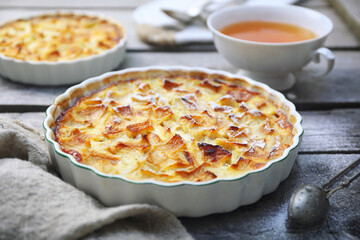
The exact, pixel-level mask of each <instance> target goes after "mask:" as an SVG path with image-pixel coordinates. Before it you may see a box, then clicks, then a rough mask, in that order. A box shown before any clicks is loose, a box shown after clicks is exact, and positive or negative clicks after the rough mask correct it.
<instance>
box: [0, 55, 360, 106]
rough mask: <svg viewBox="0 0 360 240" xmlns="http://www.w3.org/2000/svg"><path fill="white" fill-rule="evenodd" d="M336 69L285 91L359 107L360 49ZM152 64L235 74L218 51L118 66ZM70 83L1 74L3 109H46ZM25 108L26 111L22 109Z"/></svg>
mask: <svg viewBox="0 0 360 240" xmlns="http://www.w3.org/2000/svg"><path fill="white" fill-rule="evenodd" d="M335 56H336V63H335V67H334V69H333V71H332V72H331V73H330V74H329V75H327V76H325V77H323V78H321V79H315V78H313V77H305V76H302V77H300V79H298V81H297V83H296V85H295V86H294V87H293V88H292V89H291V90H289V91H288V92H286V93H285V96H287V97H288V98H289V99H290V100H291V101H293V102H294V103H295V104H296V105H297V107H298V108H299V109H301V110H304V109H305V110H309V109H310V110H311V109H329V108H334V107H359V106H360V94H359V92H360V84H359V80H360V79H359V78H360V68H359V66H360V51H359V52H355V51H335ZM151 65H164V66H172V65H184V66H197V67H207V68H212V69H221V70H226V71H229V72H232V73H236V71H237V69H236V68H234V67H233V66H231V65H230V64H229V63H228V62H227V61H226V60H225V59H224V58H222V57H221V56H220V55H219V54H218V53H216V52H196V53H194V52H152V53H148V52H129V53H128V54H127V57H126V60H125V62H124V63H123V65H121V66H120V67H118V69H122V68H129V67H143V66H151ZM68 87H69V86H63V87H38V86H30V85H23V84H19V83H15V82H12V81H10V80H8V79H4V78H1V77H0V112H4V111H6V112H8V111H12V112H14V111H43V110H45V108H46V107H47V106H49V105H50V104H52V102H53V100H54V98H55V97H56V96H58V95H59V94H61V93H63V92H64V91H65V90H66V89H67V88H68ZM21 109H23V110H21Z"/></svg>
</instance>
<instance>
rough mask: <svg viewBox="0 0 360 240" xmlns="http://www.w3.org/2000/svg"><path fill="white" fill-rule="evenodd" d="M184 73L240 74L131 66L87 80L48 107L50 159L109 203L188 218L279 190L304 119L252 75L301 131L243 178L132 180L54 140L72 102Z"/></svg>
mask: <svg viewBox="0 0 360 240" xmlns="http://www.w3.org/2000/svg"><path fill="white" fill-rule="evenodd" d="M179 71H180V72H183V73H185V74H186V73H188V72H192V71H196V72H202V73H204V74H209V75H208V76H210V75H212V76H214V74H215V75H216V76H219V77H220V78H221V77H225V78H226V77H230V78H236V79H238V78H239V77H238V76H235V75H233V74H230V73H227V72H224V71H215V70H209V69H205V68H189V67H147V68H132V69H126V70H122V71H118V72H110V73H106V74H103V75H101V76H98V77H94V78H91V79H88V80H86V81H84V82H82V83H81V84H78V85H76V86H73V87H71V88H69V89H68V90H67V91H66V92H65V93H63V94H61V95H60V96H58V97H57V98H56V99H55V101H54V104H53V105H51V106H50V107H49V108H48V109H47V111H46V119H45V120H44V124H43V126H44V129H45V137H46V139H47V142H48V146H49V151H50V155H51V159H52V161H53V164H54V165H55V167H56V168H57V170H58V171H59V172H60V174H61V176H62V178H63V179H64V180H65V181H66V182H68V183H70V184H72V185H74V186H75V187H77V188H79V189H81V190H83V191H85V192H87V193H89V194H90V195H92V196H94V197H96V198H97V199H99V200H100V201H101V202H102V203H104V204H105V205H108V206H114V205H119V204H130V203H150V204H156V205H159V206H161V207H164V208H166V209H168V210H170V211H171V212H173V213H174V214H176V215H177V216H189V217H200V216H205V215H208V214H212V213H222V212H229V211H232V210H234V209H236V208H238V207H239V206H242V205H247V204H251V203H254V202H255V201H257V200H259V199H260V198H261V197H262V196H263V195H264V194H268V193H270V192H272V191H274V190H275V189H276V188H277V187H278V185H279V183H280V182H281V181H282V180H284V179H285V178H286V177H287V176H288V175H289V173H290V171H291V168H292V166H293V164H294V162H295V159H296V157H297V154H298V148H299V144H300V141H301V137H302V134H303V129H302V126H301V121H302V119H301V116H300V115H299V114H298V113H297V112H296V110H295V106H294V105H293V104H292V103H291V102H289V101H288V100H286V99H285V97H284V96H283V95H282V94H281V93H279V92H277V91H275V90H272V89H271V88H269V87H268V86H266V85H264V84H262V83H258V82H255V81H253V80H251V79H248V78H243V77H242V78H241V79H243V80H241V81H243V82H244V81H245V83H246V84H247V83H248V84H249V85H248V86H249V88H250V89H251V90H254V91H261V92H263V94H265V95H266V96H267V97H269V98H272V99H274V100H275V101H276V102H277V103H279V104H280V105H281V106H282V108H283V109H285V110H286V111H287V112H288V114H290V115H291V116H292V118H293V119H294V128H295V131H296V134H295V136H294V139H293V144H292V145H291V146H290V147H289V148H288V149H286V150H285V151H284V153H283V155H282V156H281V157H280V158H278V159H275V160H271V161H269V162H268V163H267V164H266V165H265V166H264V167H262V168H260V169H257V170H254V171H251V172H248V173H247V174H245V175H241V176H239V177H235V178H229V179H215V180H211V181H208V182H177V183H167V182H160V181H133V180H129V179H126V178H124V177H121V176H114V175H107V174H104V173H101V172H99V171H97V170H96V169H94V168H92V167H89V166H86V165H83V164H81V163H79V162H77V161H76V160H75V159H74V157H73V156H72V155H69V154H67V153H65V152H63V151H62V150H61V149H60V145H59V144H58V143H57V142H56V141H55V140H54V139H55V135H54V129H55V124H56V123H55V121H56V119H57V118H58V117H59V116H60V115H61V113H63V112H64V111H66V110H67V109H68V108H69V107H71V106H73V105H74V104H75V102H76V101H77V100H78V99H79V98H81V97H83V96H88V95H90V94H91V93H92V92H95V91H97V90H99V89H101V88H104V87H106V86H107V85H109V84H111V83H115V82H117V81H121V80H126V79H130V78H132V77H134V76H135V77H136V76H137V75H138V74H142V76H143V75H149V76H154V75H156V74H158V75H160V76H162V77H166V76H171V75H173V74H174V73H175V72H179ZM134 74H135V75H134ZM205 76H206V75H205Z"/></svg>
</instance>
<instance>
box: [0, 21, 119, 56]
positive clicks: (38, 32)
mask: <svg viewBox="0 0 360 240" xmlns="http://www.w3.org/2000/svg"><path fill="white" fill-rule="evenodd" d="M123 36H124V31H123V29H121V28H120V27H119V26H118V25H117V24H115V23H112V22H109V21H107V20H105V19H100V18H98V17H92V16H86V15H74V14H54V15H43V16H38V17H32V18H29V19H19V20H16V21H12V22H9V23H6V24H5V25H3V26H1V27H0V54H2V55H4V56H7V57H12V58H15V59H20V60H26V61H51V62H56V61H68V60H74V59H78V58H84V57H88V56H92V55H95V54H99V53H102V52H104V51H106V50H108V49H111V48H113V47H114V46H115V45H116V44H118V43H119V41H120V40H121V39H122V38H123Z"/></svg>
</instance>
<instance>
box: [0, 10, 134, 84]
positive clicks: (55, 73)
mask: <svg viewBox="0 0 360 240" xmlns="http://www.w3.org/2000/svg"><path fill="white" fill-rule="evenodd" d="M58 14H60V15H62V14H73V15H75V16H83V15H85V16H89V17H96V18H98V19H100V20H106V21H108V22H109V23H112V24H115V25H116V26H118V27H119V30H121V31H122V34H123V36H122V38H121V39H120V41H119V42H118V43H117V44H116V45H115V46H114V47H112V48H110V49H108V50H105V51H103V52H101V53H98V54H95V55H91V56H88V57H84V58H78V59H74V60H62V61H54V62H52V61H29V60H20V59H16V58H13V57H8V56H5V55H3V54H1V53H0V74H1V75H2V76H4V77H7V78H9V79H11V80H13V81H17V82H22V83H26V84H35V85H53V86H55V85H67V84H73V83H78V82H81V81H83V80H85V79H87V78H89V77H94V76H97V75H100V74H102V73H105V72H107V71H110V70H112V69H114V68H115V67H117V66H118V65H119V64H120V63H121V62H122V61H123V60H124V58H125V51H126V41H127V34H126V31H125V30H124V28H123V27H122V26H121V25H120V24H119V23H117V22H116V21H114V20H112V19H110V18H108V17H106V16H102V15H99V14H96V13H91V12H84V11H56V12H45V13H43V14H36V15H29V16H26V17H23V18H19V19H14V20H10V21H6V22H3V23H1V26H3V25H5V24H7V23H10V22H13V21H17V20H20V19H25V20H26V19H30V18H33V17H41V16H52V15H58Z"/></svg>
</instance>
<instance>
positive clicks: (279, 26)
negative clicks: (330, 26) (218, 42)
mask: <svg viewBox="0 0 360 240" xmlns="http://www.w3.org/2000/svg"><path fill="white" fill-rule="evenodd" d="M220 32H221V33H223V34H225V35H228V36H231V37H234V38H239V39H243V40H248V41H255V42H266V43H289V42H299V41H305V40H309V39H312V38H315V37H316V34H315V33H313V32H312V31H310V30H308V29H305V28H302V27H299V26H296V25H292V24H286V23H279V22H266V21H246V22H237V23H233V24H230V25H228V26H226V27H224V28H223V29H221V30H220Z"/></svg>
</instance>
